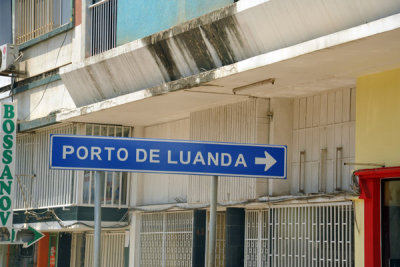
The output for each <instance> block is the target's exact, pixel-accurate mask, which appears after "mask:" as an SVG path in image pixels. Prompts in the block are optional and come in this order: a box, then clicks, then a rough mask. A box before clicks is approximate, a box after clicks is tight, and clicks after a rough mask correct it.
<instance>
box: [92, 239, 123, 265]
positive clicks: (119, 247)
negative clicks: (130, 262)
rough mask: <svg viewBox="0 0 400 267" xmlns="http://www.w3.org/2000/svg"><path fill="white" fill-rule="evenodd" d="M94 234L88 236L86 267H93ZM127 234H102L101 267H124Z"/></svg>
mask: <svg viewBox="0 0 400 267" xmlns="http://www.w3.org/2000/svg"><path fill="white" fill-rule="evenodd" d="M93 237H94V235H93V233H89V234H86V245H85V265H84V266H85V267H92V266H93V257H94V255H93V254H94V250H93ZM124 244H125V232H110V233H101V259H100V262H101V266H113V267H124V266H125V265H124Z"/></svg>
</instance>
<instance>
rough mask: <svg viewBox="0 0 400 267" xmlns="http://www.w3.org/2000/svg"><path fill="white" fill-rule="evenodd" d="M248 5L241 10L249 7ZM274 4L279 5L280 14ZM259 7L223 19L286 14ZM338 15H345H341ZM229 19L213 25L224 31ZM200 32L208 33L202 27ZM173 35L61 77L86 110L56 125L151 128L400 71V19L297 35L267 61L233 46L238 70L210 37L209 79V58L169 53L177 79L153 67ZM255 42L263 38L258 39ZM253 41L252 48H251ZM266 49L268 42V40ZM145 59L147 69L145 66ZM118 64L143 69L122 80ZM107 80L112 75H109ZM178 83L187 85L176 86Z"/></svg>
mask: <svg viewBox="0 0 400 267" xmlns="http://www.w3.org/2000/svg"><path fill="white" fill-rule="evenodd" d="M242 1H243V2H242ZM242 1H239V2H238V3H241V2H242V3H246V2H248V1H245V0H242ZM270 2H274V5H275V6H274V5H272V3H270ZM282 2H285V1H282ZM312 2H316V3H319V2H320V1H319V0H312ZM345 2H347V3H348V1H345ZM389 2H390V1H388V2H387V3H389ZM258 3H259V4H258V5H256V6H255V7H254V6H249V7H242V10H239V11H238V10H235V11H232V10H228V11H229V12H227V13H224V15H223V16H225V17H224V18H227V17H232V16H233V17H235V16H236V17H235V20H236V21H240V15H242V18H241V19H242V20H244V18H243V16H245V15H246V14H247V13H249V14H247V15H246V16H251V15H253V16H254V17H255V18H254V19H257V16H261V15H257V12H256V11H255V10H254V8H257V7H258V8H260V7H263V8H268V9H276V10H277V11H279V7H280V8H282V6H276V4H275V1H262V0H259V1H258ZM343 3H344V2H343ZM253 4H254V3H253ZM264 5H266V6H264ZM230 8H231V9H232V7H230ZM236 8H238V7H237V6H236ZM317 11H318V10H316V11H315V13H318V12H317ZM246 12H247V13H246ZM333 12H340V8H339V10H334V11H333ZM243 14H244V15H243ZM285 14H286V13H285ZM335 14H336V13H335ZM312 15H313V14H310V16H312ZM221 16H222V15H221ZM315 16H317V15H315ZM319 16H320V15H319ZM224 18H222V19H221V18H220V20H218V21H216V22H212V23H222V22H221V20H223V19H224ZM359 19H361V18H359ZM260 21H262V19H261V18H260ZM190 23H192V24H193V23H195V22H189V24H190ZM199 23H200V22H199ZM225 23H226V21H225ZM237 23H239V22H237ZM321 23H322V22H321ZM350 24H351V23H350V22H349V25H350ZM190 25H191V24H190ZM190 25H189V26H190ZM239 25H241V24H240V23H239ZM186 26H187V25H186ZM182 27H185V25H183V26H182V25H181V26H179V29H175V31H178V30H182ZM187 27H188V26H187ZM338 27H339V26H338ZM341 27H346V25H341ZM198 28H200V29H201V28H202V26H201V25H200V26H198ZM239 28H240V27H239ZM278 28H279V27H278ZM325 28H327V27H325ZM284 29H285V28H284ZM314 30H315V31H317V30H320V27H316V28H315V29H314ZM190 31H192V30H189V32H190ZM200 31H201V30H200ZM173 32H174V29H171V30H168V31H166V32H164V33H160V34H161V37H160V36H158V37H157V36H151V37H149V38H150V39H151V38H153V40H152V41H151V44H144V42H145V41H146V42H149V40H148V39H142V40H138V41H135V42H132V43H129V44H127V45H123V46H121V47H117V48H115V49H113V50H110V51H108V52H105V53H103V54H102V55H98V56H95V57H91V58H88V59H87V60H86V61H85V62H83V63H79V64H77V65H69V66H66V67H64V68H63V69H62V70H61V77H62V80H63V82H64V83H65V85H66V86H67V89H68V90H69V92H70V94H71V96H72V97H73V98H74V100H76V101H77V105H78V106H80V105H79V104H81V106H80V107H78V108H76V109H73V110H67V111H63V112H61V113H58V114H57V115H56V121H75V122H96V123H111V124H122V125H143V126H144V125H152V124H157V123H162V122H165V121H170V120H174V119H180V118H184V117H188V115H189V113H190V112H193V111H196V110H200V109H205V108H208V107H212V106H216V105H221V104H227V103H233V102H236V101H242V100H243V99H246V98H248V97H253V96H254V97H294V96H300V95H307V94H312V93H315V92H319V91H323V90H329V89H335V88H341V87H354V86H355V84H356V79H357V77H359V76H362V75H366V74H369V73H374V72H380V71H384V70H388V69H393V68H398V67H400V60H399V59H400V49H399V47H400V13H399V14H394V15H391V16H387V17H384V18H381V19H378V20H375V21H372V22H369V23H365V24H361V25H358V26H354V27H349V28H345V29H343V30H340V31H337V32H334V33H330V34H326V35H323V36H320V37H317V38H314V39H311V40H307V41H304V42H298V43H296V40H297V39H298V40H300V39H302V38H300V37H299V36H298V34H295V35H296V36H297V37H296V36H295V37H293V38H294V39H293V40H290V42H292V43H293V42H294V43H295V44H293V45H290V46H287V47H284V48H279V49H275V50H271V51H268V52H265V53H261V54H257V51H255V50H256V49H255V48H254V47H253V48H252V47H251V45H250V46H249V47H247V48H248V51H250V52H251V53H254V54H257V55H255V56H251V57H248V56H246V55H241V56H240V53H243V51H244V50H243V47H241V46H240V45H237V44H234V42H233V44H232V45H231V46H230V51H231V55H232V57H234V58H241V60H238V61H237V62H233V63H231V64H224V63H222V62H221V60H220V56H221V54H220V52H221V51H222V50H221V49H220V48H216V45H217V42H215V41H212V40H210V39H208V38H207V36H203V39H204V40H207V39H208V40H209V44H210V46H209V47H207V49H208V52H209V55H210V58H211V60H213V62H214V63H213V64H214V67H210V68H211V70H206V71H203V70H200V69H198V66H199V64H200V63H199V61H200V60H204V58H203V59H202V58H201V57H200V56H199V58H193V57H192V58H191V59H190V60H191V61H190V60H189V61H187V60H186V61H185V54H186V56H187V54H188V53H193V51H192V52H191V51H189V50H190V49H188V50H187V51H186V50H184V49H180V48H179V47H178V46H177V47H176V48H175V49H176V51H170V54H171V55H173V56H175V59H176V61H175V66H174V68H176V69H175V72H176V73H175V74H174V73H170V72H168V70H166V66H165V65H164V63H165V62H161V61H159V60H157V55H154V54H153V59H152V61H151V62H149V61H148V60H149V55H151V53H150V52H149V51H150V50H151V49H152V48H149V47H151V46H154V45H157V43H162V42H163V40H164V41H165V40H166V39H165V35H166V34H168V33H170V34H172V33H173ZM311 32H312V31H311ZM311 32H310V30H309V29H307V30H304V34H306V33H308V34H309V35H310V36H311ZM253 34H254V36H256V33H253ZM205 35H207V34H205ZM247 35H248V34H247ZM176 36H179V34H177V35H176ZM254 36H253V37H254ZM158 38H159V39H158ZM174 38H175V35H173V36H170V37H168V38H167V39H168V41H167V42H168V43H167V44H165V45H167V46H168V47H169V48H171V47H173V44H174V43H175V44H177V43H178V42H179V38H178V37H176V38H177V39H176V40H174ZM227 38H228V37H227ZM229 38H232V37H229ZM229 38H228V39H229ZM249 38H250V37H248V39H247V41H251V39H249ZM270 38H271V39H272V37H270ZM204 40H203V41H204ZM228 41H229V40H228ZM257 41H258V40H257ZM261 41H263V40H261ZM264 41H265V42H268V38H266V39H265V40H264ZM281 41H282V40H280V41H279V42H281ZM271 42H273V41H271ZM279 42H278V43H279ZM286 42H289V40H286ZM281 45H282V44H281ZM278 46H279V45H278ZM213 49H214V50H213ZM228 50H229V49H228ZM178 52H179V53H178ZM251 53H250V54H251ZM140 59H142V60H143V61H141V62H139V61H138V60H140ZM186 59H187V57H186ZM218 60H220V61H219V62H218ZM233 61H234V60H233ZM118 64H137V66H139V65H141V66H140V67H138V69H134V68H132V66H131V67H127V69H123V70H122V71H121V72H119V73H116V72H117V70H118V69H114V67H115V66H117V65H118ZM218 65H221V66H218ZM124 66H125V65H124ZM135 66H136V65H135ZM185 68H187V71H186V73H184V72H185ZM196 68H197V69H196ZM110 71H111V72H110ZM132 71H133V73H132ZM106 72H108V74H104V73H106ZM113 72H115V73H113ZM135 72H137V73H136V74H135ZM193 73H194V74H193ZM131 74H133V76H131ZM135 75H136V76H135ZM174 75H175V76H177V75H181V76H183V77H182V78H177V77H174ZM88 77H89V78H88ZM96 77H97V78H96ZM101 77H102V78H101ZM174 78H176V79H174ZM87 79H89V80H87ZM272 81H274V82H273V83H272ZM93 82H95V84H93ZM85 83H86V84H85ZM146 85H150V86H147V87H146ZM86 89H88V90H87V91H86ZM74 96H75V97H74ZM102 98H104V99H102ZM99 99H100V100H99ZM91 102H95V103H91ZM88 103H89V104H88Z"/></svg>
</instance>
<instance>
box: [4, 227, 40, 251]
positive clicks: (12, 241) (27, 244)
mask: <svg viewBox="0 0 400 267" xmlns="http://www.w3.org/2000/svg"><path fill="white" fill-rule="evenodd" d="M20 230H23V231H25V232H28V233H29V232H30V233H29V234H33V238H32V239H30V240H27V241H24V240H22V238H21V237H20V236H17V233H18V232H19V231H20ZM43 237H44V234H43V233H41V232H39V231H37V230H36V229H34V228H32V227H30V226H28V229H11V235H10V239H9V240H7V241H0V244H14V245H15V244H22V245H23V246H24V248H27V247H30V246H32V245H33V244H35V243H36V242H37V241H39V240H40V239H42V238H43Z"/></svg>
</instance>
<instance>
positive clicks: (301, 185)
mask: <svg viewBox="0 0 400 267" xmlns="http://www.w3.org/2000/svg"><path fill="white" fill-rule="evenodd" d="M301 159H303V160H301ZM305 161H306V151H305V150H303V151H300V170H299V188H298V191H299V192H300V193H304V189H305V186H304V180H305V169H306V162H305Z"/></svg>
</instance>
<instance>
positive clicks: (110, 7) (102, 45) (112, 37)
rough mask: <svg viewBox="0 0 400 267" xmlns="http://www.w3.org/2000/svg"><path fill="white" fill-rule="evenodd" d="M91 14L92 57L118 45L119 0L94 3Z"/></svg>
mask: <svg viewBox="0 0 400 267" xmlns="http://www.w3.org/2000/svg"><path fill="white" fill-rule="evenodd" d="M94 2H95V3H94V4H93V5H91V6H89V9H90V14H91V24H92V27H91V43H90V55H91V56H93V55H96V54H100V53H103V52H104V51H107V50H110V49H112V48H114V47H115V46H116V43H117V38H116V37H117V4H118V1H117V0H102V1H98V0H97V1H94Z"/></svg>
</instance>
